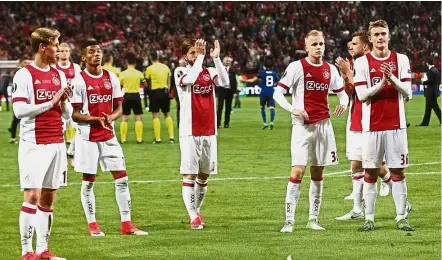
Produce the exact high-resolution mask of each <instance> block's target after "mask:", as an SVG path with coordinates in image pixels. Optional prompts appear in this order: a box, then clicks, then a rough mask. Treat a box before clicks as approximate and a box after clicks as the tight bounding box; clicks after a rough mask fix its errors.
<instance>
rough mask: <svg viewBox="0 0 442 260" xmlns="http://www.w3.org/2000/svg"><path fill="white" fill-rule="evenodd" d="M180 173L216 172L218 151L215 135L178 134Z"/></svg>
mask: <svg viewBox="0 0 442 260" xmlns="http://www.w3.org/2000/svg"><path fill="white" fill-rule="evenodd" d="M180 150H181V166H180V173H181V174H198V173H206V174H217V173H218V159H217V157H218V152H217V141H216V136H215V135H210V136H191V135H187V136H180Z"/></svg>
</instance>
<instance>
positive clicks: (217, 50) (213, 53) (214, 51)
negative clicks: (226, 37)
mask: <svg viewBox="0 0 442 260" xmlns="http://www.w3.org/2000/svg"><path fill="white" fill-rule="evenodd" d="M220 52H221V49H220V47H219V42H218V40H215V49H214V48H211V49H210V57H212V59H215V58H219V53H220Z"/></svg>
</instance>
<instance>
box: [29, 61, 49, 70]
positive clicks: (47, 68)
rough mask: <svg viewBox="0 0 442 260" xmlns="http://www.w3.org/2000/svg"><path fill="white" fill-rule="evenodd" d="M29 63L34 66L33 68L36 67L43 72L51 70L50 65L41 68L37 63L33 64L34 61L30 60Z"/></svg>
mask: <svg viewBox="0 0 442 260" xmlns="http://www.w3.org/2000/svg"><path fill="white" fill-rule="evenodd" d="M30 65H31V66H32V67H34V68H35V69H37V70H39V71H43V72H48V71H50V70H51V67H50V66H47V67H46V68H44V69H42V68H40V67H37V65H35V62H31V63H30Z"/></svg>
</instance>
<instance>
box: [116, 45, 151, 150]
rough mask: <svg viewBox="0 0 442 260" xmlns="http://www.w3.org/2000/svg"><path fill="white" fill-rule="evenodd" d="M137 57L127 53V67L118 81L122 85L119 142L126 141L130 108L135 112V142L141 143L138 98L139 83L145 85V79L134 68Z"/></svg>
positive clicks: (141, 134)
mask: <svg viewBox="0 0 442 260" xmlns="http://www.w3.org/2000/svg"><path fill="white" fill-rule="evenodd" d="M136 64H137V57H136V56H135V54H133V53H129V54H128V55H127V69H126V70H125V71H123V72H121V73H120V83H121V86H123V90H124V98H123V119H122V121H121V124H120V134H121V143H125V142H126V137H127V121H128V120H129V115H130V112H131V110H133V111H134V114H135V135H136V137H137V144H141V143H143V122H142V121H141V115H142V114H143V109H142V106H141V98H140V85H146V79H145V78H144V75H143V73H142V72H141V71H138V70H136V69H135V65H136Z"/></svg>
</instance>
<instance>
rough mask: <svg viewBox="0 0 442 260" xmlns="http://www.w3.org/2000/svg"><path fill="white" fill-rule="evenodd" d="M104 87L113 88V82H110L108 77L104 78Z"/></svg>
mask: <svg viewBox="0 0 442 260" xmlns="http://www.w3.org/2000/svg"><path fill="white" fill-rule="evenodd" d="M104 87H105V88H106V89H111V88H112V84H111V83H110V82H109V80H108V79H105V80H104Z"/></svg>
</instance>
